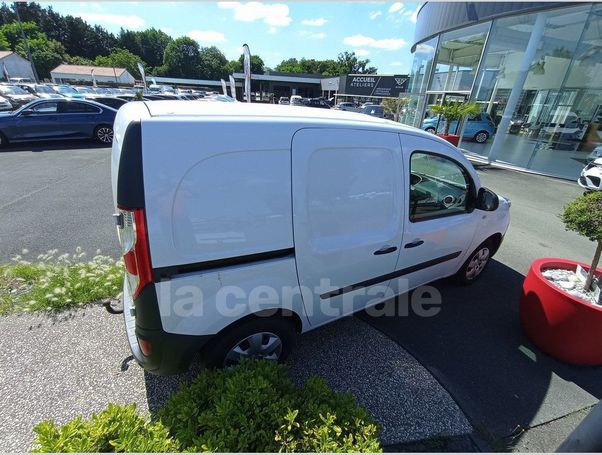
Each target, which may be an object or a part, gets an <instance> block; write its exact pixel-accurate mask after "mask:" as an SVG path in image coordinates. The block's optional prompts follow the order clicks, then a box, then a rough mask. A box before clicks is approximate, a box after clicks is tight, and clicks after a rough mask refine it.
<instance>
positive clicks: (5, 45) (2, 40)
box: [0, 33, 10, 51]
mask: <svg viewBox="0 0 602 455" xmlns="http://www.w3.org/2000/svg"><path fill="white" fill-rule="evenodd" d="M8 50H10V44H9V42H8V40H7V39H6V37H5V36H4V35H3V34H2V33H0V51H8Z"/></svg>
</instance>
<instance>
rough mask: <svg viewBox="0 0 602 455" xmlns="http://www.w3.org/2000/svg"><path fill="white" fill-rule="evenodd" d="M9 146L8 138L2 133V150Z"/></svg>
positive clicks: (0, 143)
mask: <svg viewBox="0 0 602 455" xmlns="http://www.w3.org/2000/svg"><path fill="white" fill-rule="evenodd" d="M7 145H8V139H6V136H5V135H4V133H0V148H4V147H6V146H7Z"/></svg>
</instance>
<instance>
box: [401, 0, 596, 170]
mask: <svg viewBox="0 0 602 455" xmlns="http://www.w3.org/2000/svg"><path fill="white" fill-rule="evenodd" d="M412 52H413V53H414V61H413V65H412V70H411V74H410V82H409V88H408V94H407V95H406V96H407V97H408V98H409V99H408V105H407V108H406V111H405V113H404V115H403V118H402V121H403V122H404V123H407V124H410V125H414V126H417V127H421V126H423V122H424V120H425V118H427V117H429V116H430V115H431V113H430V110H429V106H432V105H434V104H438V103H441V102H442V100H469V101H472V102H476V103H478V104H479V106H480V107H481V110H482V111H484V112H487V113H488V114H489V116H490V118H491V119H492V120H493V122H494V124H495V126H496V127H497V128H493V129H492V128H491V124H489V128H490V134H488V136H489V137H488V139H487V140H486V141H485V142H484V143H478V142H476V141H475V140H474V139H475V137H474V136H475V135H476V132H477V131H478V130H479V129H480V128H481V125H480V124H479V123H472V124H470V125H469V122H478V121H479V119H465V121H463V122H461V123H460V124H459V125H457V127H458V131H457V134H460V135H461V136H462V140H461V143H460V147H461V148H462V149H464V150H465V153H467V154H469V155H473V156H474V157H475V158H478V157H480V158H483V159H486V160H488V161H491V162H497V163H500V164H502V165H507V166H510V167H516V168H521V169H528V170H531V171H534V172H537V173H542V174H547V175H553V176H557V177H563V178H570V179H574V178H576V177H577V176H578V175H579V173H580V171H581V170H582V169H583V166H584V164H585V163H586V162H587V160H588V155H589V154H590V153H591V151H592V150H593V149H594V148H595V147H597V146H599V145H601V143H602V4H599V3H559V2H508V3H489V2H483V3H480V2H468V3H465V2H461V3H460V2H453V3H452V2H446V3H436V2H426V3H425V4H423V6H422V8H421V9H420V11H419V12H418V18H417V24H416V32H415V39H414V44H413V46H412ZM481 118H484V117H483V116H481ZM483 128H484V129H486V125H483ZM465 131H466V132H467V134H466V135H464V132H465ZM452 132H453V131H452ZM483 137H484V136H483V135H481V139H482V138H483Z"/></svg>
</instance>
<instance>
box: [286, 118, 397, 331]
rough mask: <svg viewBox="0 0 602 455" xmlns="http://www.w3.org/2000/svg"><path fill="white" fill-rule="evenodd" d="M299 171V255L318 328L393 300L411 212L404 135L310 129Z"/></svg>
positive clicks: (298, 153) (295, 152) (302, 135)
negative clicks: (404, 165) (406, 200)
mask: <svg viewBox="0 0 602 455" xmlns="http://www.w3.org/2000/svg"><path fill="white" fill-rule="evenodd" d="M292 169H293V179H292V185H293V192H292V193H293V230H294V239H295V256H296V264H297V271H298V276H299V284H300V286H301V287H302V289H303V290H304V292H303V299H304V305H305V308H306V312H307V314H308V316H309V319H310V322H311V324H312V325H314V326H315V325H320V324H324V323H326V322H328V321H331V320H333V319H337V318H339V317H341V316H343V315H346V314H349V313H351V312H353V311H357V310H360V309H362V308H364V307H365V306H366V305H368V304H370V302H374V301H375V300H381V299H382V297H383V296H387V295H390V294H391V292H389V291H387V285H388V283H389V281H390V278H389V277H388V276H387V275H389V274H391V273H392V272H393V271H394V269H395V264H396V262H397V257H398V255H399V247H400V245H401V240H402V239H401V235H402V232H403V226H402V222H403V221H402V220H403V213H404V210H403V201H404V198H403V188H404V184H403V175H404V173H403V168H402V160H401V147H400V143H399V138H398V135H397V134H395V133H388V132H376V131H365V130H354V129H311V128H310V129H303V130H300V131H298V132H297V133H296V134H295V136H294V138H293V145H292Z"/></svg>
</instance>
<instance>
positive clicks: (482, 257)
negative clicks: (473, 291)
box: [456, 240, 494, 286]
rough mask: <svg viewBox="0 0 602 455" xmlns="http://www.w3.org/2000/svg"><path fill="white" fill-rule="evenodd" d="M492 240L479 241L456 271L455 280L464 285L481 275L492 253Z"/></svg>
mask: <svg viewBox="0 0 602 455" xmlns="http://www.w3.org/2000/svg"><path fill="white" fill-rule="evenodd" d="M493 246H494V245H493V242H491V241H490V240H486V241H484V242H483V243H481V244H480V245H479V246H478V247H477V248H476V249H475V250H474V251H473V252H472V253H471V254H470V255H469V256H468V259H466V262H464V264H462V267H460V270H458V272H457V273H456V281H457V282H458V283H459V284H460V285H462V286H466V285H469V284H472V283H474V282H475V281H477V280H478V279H479V278H480V277H481V276H482V275H483V272H484V271H485V269H486V268H487V266H488V265H489V262H490V261H491V256H492V254H493V253H494V248H493Z"/></svg>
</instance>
